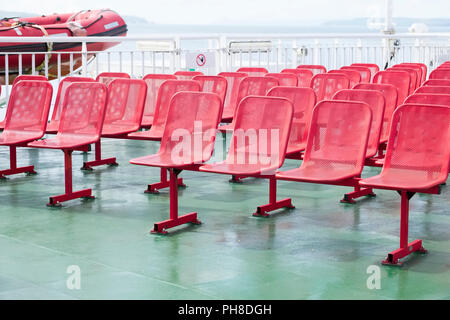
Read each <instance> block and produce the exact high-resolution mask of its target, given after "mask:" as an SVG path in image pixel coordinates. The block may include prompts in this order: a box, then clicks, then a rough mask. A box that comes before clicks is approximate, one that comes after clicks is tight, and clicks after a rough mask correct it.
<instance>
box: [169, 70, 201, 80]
mask: <svg viewBox="0 0 450 320" xmlns="http://www.w3.org/2000/svg"><path fill="white" fill-rule="evenodd" d="M174 75H175V76H176V77H177V79H178V80H192V78H193V77H195V76H202V75H203V72H200V71H177V72H175V73H174Z"/></svg>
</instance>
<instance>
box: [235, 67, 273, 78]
mask: <svg viewBox="0 0 450 320" xmlns="http://www.w3.org/2000/svg"><path fill="white" fill-rule="evenodd" d="M236 72H243V73H246V74H248V76H249V77H262V76H264V75H265V74H266V73H269V71H267V69H266V68H257V67H242V68H239V69H237V70H236Z"/></svg>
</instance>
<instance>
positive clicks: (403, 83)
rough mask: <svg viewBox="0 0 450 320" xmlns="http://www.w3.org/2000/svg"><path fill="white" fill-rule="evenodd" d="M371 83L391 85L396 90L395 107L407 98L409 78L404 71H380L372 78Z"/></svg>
mask: <svg viewBox="0 0 450 320" xmlns="http://www.w3.org/2000/svg"><path fill="white" fill-rule="evenodd" d="M373 83H384V84H392V85H393V86H394V87H396V88H397V105H400V104H402V103H403V101H405V99H406V97H407V96H408V92H409V88H410V83H411V77H410V75H409V73H408V72H405V71H380V72H378V73H377V74H376V75H375V76H374V77H373Z"/></svg>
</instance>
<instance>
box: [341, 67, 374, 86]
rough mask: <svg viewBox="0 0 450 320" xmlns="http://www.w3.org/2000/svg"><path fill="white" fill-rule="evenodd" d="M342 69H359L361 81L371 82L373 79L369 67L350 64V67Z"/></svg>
mask: <svg viewBox="0 0 450 320" xmlns="http://www.w3.org/2000/svg"><path fill="white" fill-rule="evenodd" d="M340 70H354V71H358V72H359V75H360V77H361V81H360V82H361V83H370V81H371V80H372V73H371V72H370V69H369V68H367V67H358V66H353V67H352V66H348V67H342V68H341V69H340Z"/></svg>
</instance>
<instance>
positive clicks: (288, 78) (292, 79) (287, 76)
mask: <svg viewBox="0 0 450 320" xmlns="http://www.w3.org/2000/svg"><path fill="white" fill-rule="evenodd" d="M266 76H267V77H272V78H276V79H278V84H279V85H280V86H283V87H296V86H297V81H298V80H297V76H296V75H295V74H292V73H287V72H282V73H266Z"/></svg>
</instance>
